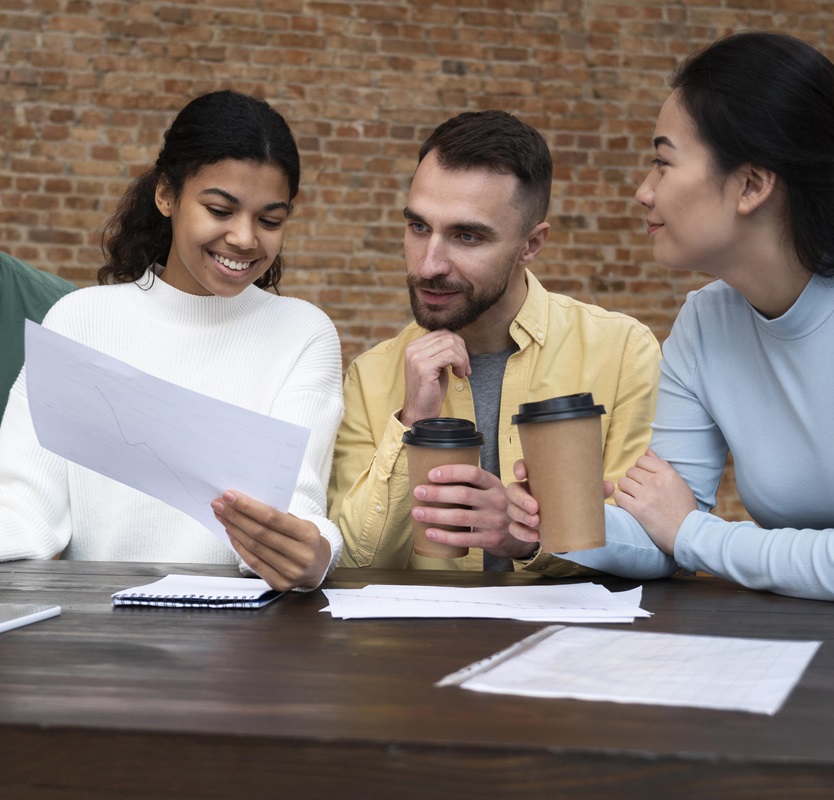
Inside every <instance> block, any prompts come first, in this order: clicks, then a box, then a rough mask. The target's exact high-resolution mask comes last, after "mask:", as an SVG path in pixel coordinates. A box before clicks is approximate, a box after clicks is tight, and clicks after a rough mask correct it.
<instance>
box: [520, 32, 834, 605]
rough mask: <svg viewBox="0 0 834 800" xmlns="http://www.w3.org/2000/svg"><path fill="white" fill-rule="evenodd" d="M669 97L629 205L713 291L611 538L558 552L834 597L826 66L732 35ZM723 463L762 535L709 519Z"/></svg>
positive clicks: (830, 92) (832, 193)
mask: <svg viewBox="0 0 834 800" xmlns="http://www.w3.org/2000/svg"><path fill="white" fill-rule="evenodd" d="M672 89H673V92H672V94H671V96H670V97H669V98H668V99H667V100H666V102H665V103H664V105H663V107H662V109H661V111H660V114H659V116H658V120H657V126H656V129H655V136H654V146H655V150H656V158H655V159H654V161H653V166H652V169H651V172H650V173H649V175H648V176H647V177H646V179H645V180H644V181H643V183H642V184H641V186H640V187H639V189H638V190H637V195H636V197H637V201H638V202H639V203H640V204H641V205H642V206H643V207H644V209H645V215H646V223H647V232H648V235H649V236H650V237H651V239H652V243H653V246H654V256H655V259H656V260H657V261H658V263H660V264H663V265H665V266H667V267H669V268H671V269H683V270H697V271H699V272H705V273H708V274H710V275H713V276H715V277H716V278H718V280H716V281H714V282H713V283H710V284H709V285H708V286H706V287H705V288H703V289H701V290H700V291H696V292H693V293H691V294H690V295H689V296H688V298H687V301H686V304H685V305H684V306H683V308H682V310H681V312H680V314H679V316H678V318H677V320H676V322H675V325H674V327H673V330H672V333H671V335H670V337H669V339H668V340H667V342H666V343H665V345H664V348H663V361H662V363H661V379H660V387H659V394H658V404H657V416H656V419H655V422H654V424H653V431H654V433H653V436H652V442H651V449H650V450H649V451H648V452H647V453H646V455H645V456H643V457H641V458H640V459H639V460H638V461H637V463H636V464H635V466H634V467H632V468H631V469H629V470H628V472H627V474H626V476H625V477H624V478H622V479H621V480H620V482H619V486H618V490H617V491H616V492H615V493H614V501H615V502H616V504H617V505H616V506H610V507H606V533H607V541H608V544H607V545H606V546H605V547H604V548H600V549H598V550H588V551H584V552H581V553H569V554H566V555H565V557H566V558H568V559H570V560H573V561H576V562H579V563H582V564H585V565H586V566H590V567H596V568H598V569H601V570H604V571H606V572H610V573H613V574H619V575H624V576H629V577H636V578H652V577H661V576H663V575H668V574H671V573H672V572H674V571H675V569H677V567H678V566H680V567H683V568H686V569H689V570H705V571H707V572H709V573H712V574H714V575H718V576H721V577H724V578H727V579H729V580H733V581H736V582H738V583H740V584H743V585H744V586H748V587H751V588H756V589H765V590H768V591H772V592H778V593H780V594H786V595H794V596H797V597H808V598H820V599H827V600H832V599H834V491H832V489H834V427H832V426H830V425H828V422H827V420H828V413H829V407H828V402H829V400H830V399H831V398H832V397H834V355H832V349H834V316H832V314H833V312H834V277H832V276H834V65H833V64H832V63H831V61H829V60H828V59H827V58H825V57H824V56H823V55H822V54H820V53H819V52H818V51H816V50H815V49H814V48H813V47H811V46H810V45H808V44H805V43H803V42H801V41H799V40H797V39H794V38H791V37H788V36H783V35H778V34H771V33H745V34H737V35H733V36H729V37H727V38H725V39H722V40H720V41H718V42H716V43H714V44H713V45H711V46H710V47H708V48H706V49H705V50H703V51H702V52H700V53H697V54H696V55H694V56H692V57H691V58H690V59H689V60H687V61H686V62H685V63H684V64H683V65H682V66H681V67H680V68H679V69H678V71H677V73H676V75H675V77H674V79H673V82H672ZM589 389H591V390H592V389H593V387H589ZM728 452H732V454H733V459H734V463H735V471H736V481H737V484H738V491H739V495H740V497H741V499H742V501H743V502H744V505H745V507H746V509H747V510H748V512H749V514H750V515H751V516H752V518H753V519H755V520H756V522H757V523H758V524H754V523H752V522H728V521H725V520H722V519H719V518H718V517H716V516H713V515H712V514H710V513H709V511H710V509H712V507H713V506H714V505H715V493H716V490H717V487H718V483H719V481H720V479H721V475H722V473H723V470H724V465H725V462H726V458H727V454H728ZM516 477H517V478H519V480H523V479H524V477H526V475H525V472H524V466H523V463H522V462H519V464H517V465H516ZM611 489H613V487H609V490H611ZM508 497H509V501H510V515H511V517H512V518H513V520H515V522H514V523H513V524H512V525H511V528H510V529H511V531H512V532H513V534H514V535H516V536H517V537H518V538H520V539H525V540H535V539H537V538H538V534H537V532H536V526H537V524H538V515H537V512H538V506H537V504H536V502H535V500H534V499H533V498H532V497H531V496H530V495H529V494H528V493H527V492H526V488H525V485H524V484H514V485H513V486H512V487H510V489H509V490H508Z"/></svg>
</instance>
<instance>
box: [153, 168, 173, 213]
mask: <svg viewBox="0 0 834 800" xmlns="http://www.w3.org/2000/svg"><path fill="white" fill-rule="evenodd" d="M173 195H174V193H173V191H171V187H170V185H169V184H168V182H167V181H166V180H165V178H160V179H159V180H158V181H157V182H156V190H155V191H154V196H153V199H154V202H155V203H156V207H157V208H158V209H159V213H160V214H162V216H163V217H170V216H171V214H172V213H173V210H174V200H173Z"/></svg>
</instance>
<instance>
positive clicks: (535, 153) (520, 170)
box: [418, 109, 553, 229]
mask: <svg viewBox="0 0 834 800" xmlns="http://www.w3.org/2000/svg"><path fill="white" fill-rule="evenodd" d="M432 151H434V153H435V157H436V158H437V161H438V163H439V164H440V166H441V167H443V168H444V169H450V170H465V169H479V168H480V169H484V168H485V169H489V170H492V171H494V172H499V173H502V174H510V175H515V176H516V178H518V180H519V184H520V186H519V192H518V193H517V194H518V197H517V200H516V203H517V204H518V205H519V206H520V207H521V210H522V213H523V221H524V225H525V228H526V229H529V228H532V227H533V226H534V225H538V223H540V222H544V220H545V219H546V218H547V212H548V208H549V206H550V187H551V183H552V181H553V158H552V157H551V155H550V149H549V148H548V146H547V142H545V140H544V137H543V136H542V135H541V134H540V133H539V132H538V131H537V130H536V129H535V128H532V127H531V126H530V125H527V123H525V122H522V121H521V120H520V119H518V118H517V117H514V116H513V115H512V114H509V113H507V112H506V111H499V110H497V109H493V110H489V111H466V112H464V113H463V114H458V116H456V117H452V119H450V120H447V121H446V122H444V123H442V124H441V125H438V127H437V128H435V130H434V132H433V133H432V134H431V136H429V138H428V139H426V141H425V142H424V143H423V146H422V147H421V148H420V154H419V156H418V163H420V162H421V161H422V160H423V159H424V158H425V157H426V156H427V155H428V154H429V153H431V152H432Z"/></svg>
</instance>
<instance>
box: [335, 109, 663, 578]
mask: <svg viewBox="0 0 834 800" xmlns="http://www.w3.org/2000/svg"><path fill="white" fill-rule="evenodd" d="M552 177H553V162H552V159H551V155H550V151H549V149H548V146H547V143H546V142H545V141H544V139H543V137H542V136H541V134H540V133H539V132H538V131H536V130H535V129H534V128H532V127H530V126H529V125H527V124H525V123H524V122H522V121H520V120H519V119H517V118H516V117H514V116H513V115H511V114H508V113H506V112H503V111H497V110H492V111H483V112H467V113H464V114H460V115H459V116H457V117H454V118H452V119H450V120H448V121H446V122H444V123H443V124H442V125H440V126H439V127H438V128H437V129H436V130H435V131H434V132H433V133H432V134H431V136H430V137H429V138H428V139H427V140H426V142H425V143H424V144H423V146H422V148H421V149H420V153H419V158H418V166H417V170H416V172H415V173H414V176H413V179H412V183H411V189H410V191H409V194H408V200H407V205H406V207H405V209H404V211H403V215H404V217H405V262H406V271H407V284H408V290H409V296H410V300H411V309H412V312H413V314H414V319H415V321H414V322H413V323H411V324H410V325H408V326H407V327H406V328H405V329H404V330H403V331H402V332H401V333H400V334H399V335H398V336H397V337H395V338H394V339H390V340H388V341H385V342H382V343H381V344H379V345H377V346H376V347H374V348H373V349H371V350H369V351H368V352H366V353H363V354H362V355H361V356H359V358H357V359H356V360H355V361H354V362H353V364H351V366H350V367H349V369H348V372H347V375H346V378H345V387H344V388H345V416H344V420H343V422H342V425H341V428H340V430H339V434H338V437H337V441H336V451H335V456H334V462H333V472H332V477H331V482H330V489H329V497H328V499H329V502H330V517H331V519H332V520H333V521H334V522H336V523H337V524H338V525H339V526H340V528H341V530H342V534H343V535H344V542H345V544H344V550H343V555H342V561H341V564H342V565H343V566H353V567H357V566H358V567H382V568H389V569H390V568H412V569H414V568H416V569H420V568H423V569H443V568H446V569H474V570H484V569H486V570H512V569H525V570H530V571H533V572H538V573H542V574H548V575H577V574H587V572H588V570H587V569H586V568H585V567H582V566H580V565H579V564H577V563H575V562H573V561H566V560H564V559H561V558H559V557H558V556H555V555H552V554H550V553H541V552H538V550H537V546H536V544H535V543H530V542H521V541H519V540H518V539H516V538H515V537H513V536H512V535H511V534H510V533H509V530H508V526H509V522H510V520H509V517H508V515H507V499H506V494H505V484H507V483H510V482H511V481H513V480H514V478H513V471H512V467H513V463H514V462H515V461H516V460H517V459H518V458H520V457H521V445H520V442H519V438H518V432H517V430H516V427H515V426H514V425H512V415H513V414H515V413H517V412H518V407H519V405H520V404H521V403H527V402H534V401H537V400H544V399H547V398H550V397H556V396H560V395H568V394H575V393H577V392H592V393H593V396H594V402H595V403H597V404H601V405H604V406H605V410H606V414H605V415H604V416H603V418H602V442H603V451H604V452H603V458H604V473H605V474H604V477H605V479H606V480H609V481H612V482H616V481H617V480H618V479H619V478H620V477H621V476H622V475H624V474H625V471H626V469H627V468H628V467H630V466H631V465H632V464H633V463H634V462H635V461H636V460H637V458H638V457H639V456H641V455H642V454H643V453H644V452H645V450H646V447H647V445H648V441H649V435H650V428H649V423H650V422H651V420H652V419H653V417H654V406H655V395H656V390H657V377H658V362H659V359H660V349H659V347H658V344H657V341H656V339H655V338H654V336H653V335H652V333H651V331H649V329H648V328H647V327H646V326H645V325H641V324H640V323H638V322H637V321H636V320H634V319H632V318H630V317H627V316H625V315H624V314H618V313H612V312H609V311H605V310H603V309H601V308H599V307H597V306H592V305H587V304H585V303H580V302H578V301H576V300H573V299H571V298H568V297H565V296H563V295H558V294H551V293H548V292H547V291H546V290H545V289H544V288H543V287H542V285H541V284H540V283H539V281H538V280H537V279H536V278H535V277H534V276H533V274H532V272H531V271H530V269H529V267H530V265H531V263H532V262H533V261H534V260H535V258H536V257H537V256H538V255H539V253H540V252H541V250H542V248H543V246H544V244H545V242H546V240H547V237H548V234H549V231H550V225H549V224H548V223H547V221H546V217H547V213H548V208H549V204H550V191H551V183H552ZM441 416H442V417H462V418H465V419H469V420H472V421H474V422H475V423H476V425H477V428H478V430H479V431H481V432H482V433H483V434H484V437H485V444H484V446H483V447H482V448H481V462H480V466H478V467H473V466H469V465H448V466H442V467H440V468H439V469H437V470H434V471H433V472H432V473H431V476H430V477H431V482H430V483H429V484H427V485H422V486H417V487H416V488H415V489H414V496H415V497H416V498H417V500H418V505H416V507H415V508H413V509H412V502H411V492H410V489H409V481H408V463H407V458H406V453H405V446H404V445H403V442H402V437H403V433H404V432H405V431H407V430H408V429H409V428H410V426H411V425H412V424H413V423H414V422H416V421H418V420H421V419H426V418H430V417H441ZM420 502H425V503H427V504H428V503H443V504H447V505H448V507H445V508H438V507H435V506H433V505H420V504H419V503H420ZM412 517H413V518H414V519H418V520H420V521H422V522H424V523H426V524H428V525H429V528H428V530H427V532H426V535H427V536H428V537H429V538H432V539H435V540H436V541H439V542H445V543H448V544H454V545H458V546H462V547H468V548H470V550H469V554H468V555H467V556H464V557H461V558H456V559H434V558H426V557H423V556H419V555H417V554H415V553H414V552H413V550H412V537H411V521H412ZM434 526H437V527H434ZM451 526H463V527H464V528H465V530H463V531H461V530H457V531H452V530H449V529H448V528H449V527H451Z"/></svg>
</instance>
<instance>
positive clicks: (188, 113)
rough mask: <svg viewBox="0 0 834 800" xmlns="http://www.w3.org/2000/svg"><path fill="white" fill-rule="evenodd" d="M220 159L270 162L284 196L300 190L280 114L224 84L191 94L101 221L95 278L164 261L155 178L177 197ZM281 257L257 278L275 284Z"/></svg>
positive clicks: (130, 274) (117, 276) (166, 231)
mask: <svg viewBox="0 0 834 800" xmlns="http://www.w3.org/2000/svg"><path fill="white" fill-rule="evenodd" d="M226 158H234V159H239V160H242V161H254V162H256V163H259V164H273V165H275V166H277V167H280V168H281V169H282V170H283V172H284V174H285V175H286V176H287V180H288V182H289V185H290V200H292V199H293V198H294V197H295V196H296V195H297V194H298V183H299V178H300V165H299V158H298V148H297V147H296V144H295V139H293V135H292V132H291V131H290V128H289V126H288V125H287V123H286V121H285V120H284V118H283V117H282V116H281V115H280V114H279V113H278V112H277V111H276V110H275V109H274V108H272V106H270V105H269V104H268V103H267V102H265V101H264V100H260V99H258V98H256V97H251V96H249V95H246V94H240V93H239V92H233V91H230V90H225V91H220V92H211V93H210V94H205V95H202V96H201V97H197V98H195V99H194V100H192V101H191V102H190V103H189V104H188V105H187V106H185V108H183V109H182V111H180V113H179V114H177V116H176V119H174V121H173V123H172V124H171V127H170V128H168V130H167V131H166V132H165V137H164V142H163V145H162V150H161V151H160V153H159V156H158V157H157V159H156V164H155V165H154V166H153V168H152V169H150V170H148V171H147V172H145V173H144V174H143V175H141V176H139V177H138V178H137V179H136V180H135V181H133V183H131V185H130V186H129V187H128V190H127V192H125V195H124V197H122V199H121V201H120V203H119V206H118V208H117V209H116V212H115V214H114V215H113V216H112V217H111V218H110V220H109V221H108V222H107V224H106V225H105V228H104V235H103V237H102V251H103V253H104V259H105V263H104V266H103V267H101V269H100V270H99V271H98V280H99V283H128V282H130V281H135V280H137V279H138V278H140V277H142V275H143V274H144V273H145V270H147V268H148V267H149V266H150V265H152V264H154V263H157V262H158V263H164V262H165V260H166V259H167V257H168V251H169V250H170V249H171V239H172V230H171V220H170V218H169V217H165V216H163V215H162V214H161V213H160V212H159V209H158V208H157V207H156V203H155V201H154V193H155V191H156V187H157V184H158V182H159V181H160V179H163V180H164V181H165V183H166V185H167V186H168V187H169V188H170V190H171V192H172V194H173V196H174V198H175V199H176V198H179V196H180V194H181V192H182V189H183V186H184V184H185V181H186V180H187V179H188V178H190V177H191V176H192V175H194V174H196V173H197V172H198V171H199V170H200V169H201V168H202V167H204V166H206V165H207V164H215V163H217V162H218V161H222V160H223V159H226ZM283 267H284V264H283V261H282V259H281V255H280V254H279V255H278V256H277V257H276V259H275V261H274V262H273V263H272V265H271V266H270V268H269V269H268V270H267V271H266V272H265V273H264V274H263V275H262V276H261V277H260V278H259V279H258V280H257V281H256V282H255V284H256V285H257V286H260V287H261V288H262V289H266V288H273V289H276V288H277V287H278V284H279V282H280V280H281V272H282V271H283Z"/></svg>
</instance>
